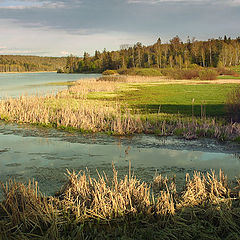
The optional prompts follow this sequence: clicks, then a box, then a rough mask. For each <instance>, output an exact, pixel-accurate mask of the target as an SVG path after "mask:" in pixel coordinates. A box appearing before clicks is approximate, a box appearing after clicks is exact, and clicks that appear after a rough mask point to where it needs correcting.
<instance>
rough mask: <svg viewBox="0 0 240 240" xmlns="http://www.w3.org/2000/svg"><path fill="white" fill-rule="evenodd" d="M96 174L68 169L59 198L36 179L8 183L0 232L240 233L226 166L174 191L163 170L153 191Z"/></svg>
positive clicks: (238, 207) (30, 235)
mask: <svg viewBox="0 0 240 240" xmlns="http://www.w3.org/2000/svg"><path fill="white" fill-rule="evenodd" d="M98 175H99V177H98V179H95V178H92V177H91V176H90V175H89V173H86V172H83V171H81V172H79V173H75V172H72V173H71V172H69V171H68V173H67V177H68V181H67V183H66V184H65V185H64V186H63V187H62V189H61V190H60V191H59V192H58V193H57V194H56V195H55V196H54V197H46V196H44V195H43V194H41V193H40V192H39V190H38V186H37V183H36V182H29V184H28V185H24V184H22V183H17V182H14V181H9V183H6V184H3V185H2V188H3V192H4V200H3V201H2V202H1V203H0V213H1V215H0V230H1V232H0V236H1V237H2V239H85V238H88V239H95V238H100V239H104V238H105V239H112V238H113V237H114V236H115V237H116V235H115V234H118V237H120V238H121V236H132V237H133V238H134V239H136V238H138V239H145V237H144V236H145V235H144V232H145V231H147V230H146V229H145V226H148V228H149V231H147V232H148V234H150V236H153V238H154V239H157V238H158V237H157V236H160V235H161V236H163V237H164V239H168V238H170V239H192V238H194V236H197V235H198V236H199V239H206V238H209V239H210V238H211V237H213V239H215V238H216V239H217V238H218V239H225V238H229V239H237V238H236V237H239V236H240V227H239V226H240V204H239V201H240V190H239V187H240V185H239V182H238V183H237V186H236V187H235V189H231V188H230V187H229V186H228V182H227V178H226V176H225V175H224V174H223V172H222V171H220V173H219V176H217V175H216V174H215V173H214V172H211V173H207V174H206V175H204V174H202V173H199V172H195V174H194V175H193V176H192V177H190V176H189V175H187V176H186V185H185V187H184V188H183V190H182V191H176V187H174V186H175V179H168V178H166V177H162V176H160V175H158V176H156V177H155V179H154V181H153V186H155V187H154V188H152V185H151V184H148V183H145V182H142V181H140V180H137V178H136V177H135V176H133V175H128V176H125V177H124V178H123V179H120V180H119V179H118V173H117V171H116V170H115V168H113V177H112V178H109V177H107V176H106V175H105V174H104V173H103V174H99V173H98ZM163 186H165V187H163ZM169 186H172V187H169ZM236 189H238V190H236ZM120 229H121V230H120ZM134 229H135V230H134ZM119 230H120V233H119ZM138 231H139V232H140V233H141V235H139V233H138ZM211 231H213V232H211ZM150 236H149V237H150ZM204 237H205V238H204ZM234 237H235V238H234Z"/></svg>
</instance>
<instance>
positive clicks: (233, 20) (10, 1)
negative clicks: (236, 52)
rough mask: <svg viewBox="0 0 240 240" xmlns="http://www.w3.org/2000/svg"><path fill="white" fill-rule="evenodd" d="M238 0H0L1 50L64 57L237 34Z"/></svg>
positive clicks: (0, 52)
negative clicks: (140, 45) (193, 38)
mask: <svg viewBox="0 0 240 240" xmlns="http://www.w3.org/2000/svg"><path fill="white" fill-rule="evenodd" d="M239 23H240V0H58V1H57V0H0V54H27V55H41V56H64V55H67V54H69V53H73V54H75V55H78V56H82V55H83V52H84V51H87V52H89V53H91V54H93V52H94V50H95V49H97V50H100V51H102V50H103V49H104V48H106V49H107V50H117V49H119V47H120V45H121V44H133V43H136V42H137V41H140V42H142V43H143V44H144V45H148V44H152V43H154V42H155V41H156V40H157V38H158V37H161V39H162V41H163V42H166V41H168V40H169V39H171V38H172V37H174V36H176V35H179V36H180V38H182V39H183V40H186V38H187V36H190V38H192V37H196V38H197V39H199V40H207V39H208V38H212V37H219V36H224V35H225V34H226V35H228V36H231V37H237V36H240V24H239Z"/></svg>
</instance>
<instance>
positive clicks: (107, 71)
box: [102, 70, 118, 75]
mask: <svg viewBox="0 0 240 240" xmlns="http://www.w3.org/2000/svg"><path fill="white" fill-rule="evenodd" d="M117 74H118V72H117V71H116V70H106V71H104V72H103V73H102V75H117Z"/></svg>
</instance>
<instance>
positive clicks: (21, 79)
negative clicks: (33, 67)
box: [0, 72, 101, 99]
mask: <svg viewBox="0 0 240 240" xmlns="http://www.w3.org/2000/svg"><path fill="white" fill-rule="evenodd" d="M99 76H101V75H100V74H57V73H55V72H42V73H0V99H3V98H5V97H19V96H21V95H32V94H46V93H53V92H56V91H57V90H62V89H64V88H66V86H51V85H48V84H49V83H58V82H60V83H61V82H68V81H69V82H71V81H77V80H79V79H83V80H84V79H89V78H95V77H99Z"/></svg>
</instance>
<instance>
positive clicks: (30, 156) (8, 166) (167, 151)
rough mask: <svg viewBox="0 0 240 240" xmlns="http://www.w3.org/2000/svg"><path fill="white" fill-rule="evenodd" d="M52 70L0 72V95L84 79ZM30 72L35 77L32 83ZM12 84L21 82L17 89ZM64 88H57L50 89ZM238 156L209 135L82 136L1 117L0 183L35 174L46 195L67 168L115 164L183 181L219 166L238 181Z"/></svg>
mask: <svg viewBox="0 0 240 240" xmlns="http://www.w3.org/2000/svg"><path fill="white" fill-rule="evenodd" d="M54 74H55V73H42V74H40V73H38V74H36V75H34V74H9V76H7V77H8V79H9V80H8V82H5V81H3V80H2V75H0V79H1V80H0V89H1V90H0V95H1V96H4V94H6V93H7V95H8V96H9V95H11V96H19V94H20V92H21V91H23V90H26V89H27V93H28V94H31V93H33V92H34V91H36V90H37V91H40V90H42V92H44V93H46V92H47V91H48V90H49V89H48V88H44V86H42V85H41V84H42V83H45V82H47V81H48V82H54V81H55V82H59V81H73V80H78V79H80V78H82V79H84V78H83V77H84V76H82V75H81V74H80V75H62V74H61V75H57V74H55V75H56V76H55V75H54ZM11 76H12V77H13V79H11V78H12V77H11ZM18 76H19V79H18ZM23 76H26V77H23ZM31 76H34V77H33V79H32V81H31ZM37 76H39V77H37ZM86 77H88V78H89V77H93V76H89V75H87V76H86ZM60 78H61V80H60ZM17 79H18V80H17ZM23 79H25V80H23ZM26 79H27V80H26ZM47 79H48V80H47ZM11 81H12V82H11ZM18 81H19V82H18ZM21 81H22V82H21ZM14 82H17V84H16V86H15V89H14ZM24 86H28V87H27V88H25V87H24ZM30 86H32V87H30ZM38 86H40V87H38ZM18 87H19V90H18ZM51 87H53V86H51ZM62 88H63V87H61V88H58V87H56V86H54V87H53V89H51V91H52V90H54V91H56V90H59V89H62ZM4 89H5V90H4ZM7 89H8V90H7ZM13 89H14V90H13ZM239 154H240V147H239V144H234V143H219V142H217V141H215V140H209V139H202V140H194V141H187V140H183V139H178V138H174V137H168V138H161V137H156V136H151V135H150V136H146V135H137V136H133V137H124V138H119V137H110V136H106V135H103V134H91V135H83V134H80V133H68V132H64V131H59V130H55V129H47V128H39V127H34V126H29V125H16V124H6V123H4V122H1V121H0V181H1V182H5V181H7V180H8V179H9V178H15V179H16V180H17V181H21V182H25V181H28V179H33V178H34V179H35V180H37V181H38V182H39V186H40V190H41V191H42V192H44V193H46V194H54V192H56V191H57V190H58V189H59V188H60V186H61V185H62V184H64V182H65V181H66V176H65V175H64V173H66V169H69V170H76V171H79V170H86V168H87V169H88V170H89V171H90V173H91V175H92V176H97V173H96V169H98V170H99V171H100V172H102V171H104V172H105V173H107V174H111V173H112V163H113V164H114V165H115V166H116V168H117V169H118V170H119V175H120V176H123V175H125V174H128V169H129V163H130V162H131V166H132V171H134V173H135V175H136V176H137V177H138V178H140V179H142V180H145V181H147V182H151V181H152V179H153V177H154V175H155V173H156V171H157V172H158V173H161V174H163V175H168V176H172V175H176V178H177V182H178V183H180V184H182V183H183V182H184V177H185V174H186V173H187V172H188V173H190V174H192V173H193V172H194V171H195V170H199V171H203V172H206V171H210V170H211V169H214V170H216V171H219V169H220V168H221V169H223V170H224V172H225V173H226V174H227V175H228V178H229V179H230V180H234V179H235V177H236V176H237V177H240V157H239ZM0 197H1V194H0Z"/></svg>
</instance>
